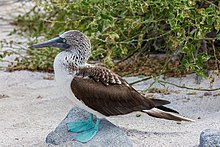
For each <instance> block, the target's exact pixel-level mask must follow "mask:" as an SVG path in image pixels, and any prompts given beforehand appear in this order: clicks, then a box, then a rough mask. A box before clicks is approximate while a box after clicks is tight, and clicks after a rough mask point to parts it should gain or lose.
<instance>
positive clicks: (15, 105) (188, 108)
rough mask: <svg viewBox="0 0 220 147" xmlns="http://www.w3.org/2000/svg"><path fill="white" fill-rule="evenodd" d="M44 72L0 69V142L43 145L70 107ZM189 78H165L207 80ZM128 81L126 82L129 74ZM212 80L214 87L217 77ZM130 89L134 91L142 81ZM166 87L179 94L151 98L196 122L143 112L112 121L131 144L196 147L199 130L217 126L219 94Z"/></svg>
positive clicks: (178, 81)
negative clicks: (131, 141) (179, 122)
mask: <svg viewBox="0 0 220 147" xmlns="http://www.w3.org/2000/svg"><path fill="white" fill-rule="evenodd" d="M50 75H51V74H49V73H39V72H29V71H16V72H12V73H8V72H4V71H0V83H1V84H0V130H1V131H0V138H1V142H0V146H10V147H13V146H34V145H35V146H44V145H45V143H44V142H45V137H46V135H47V134H48V133H49V132H50V131H52V130H54V129H55V127H56V126H57V125H58V124H59V122H60V121H61V120H62V119H63V118H64V117H65V116H66V114H67V113H68V111H69V110H70V109H71V107H72V106H73V105H72V104H71V101H70V100H69V99H67V98H65V97H64V96H62V94H60V92H59V91H57V89H56V87H55V81H54V80H46V79H44V77H48V76H50ZM194 78H195V77H194V76H193V75H189V76H187V77H186V78H182V79H175V78H171V79H169V81H171V82H175V83H176V84H180V85H182V84H184V83H185V84H187V85H189V86H196V87H203V86H204V87H205V86H208V80H202V83H201V84H200V85H197V84H194V81H195V80H194ZM128 79H129V81H130V80H131V79H133V78H128ZM148 82H151V81H148ZM144 84H148V83H147V82H145V83H144ZM215 84H216V85H220V84H219V80H217V82H216V83H215ZM155 86H156V87H160V86H159V85H155ZM135 87H136V88H138V89H140V88H143V85H142V84H141V85H136V86H135ZM168 89H169V90H171V89H172V90H177V91H179V92H180V93H179V94H176V93H171V94H169V95H164V96H163V95H162V94H154V96H155V97H157V98H163V99H167V100H170V101H171V102H172V104H170V105H169V107H171V108H175V109H176V110H178V111H179V112H180V113H181V114H184V115H185V116H188V117H190V118H193V119H195V120H196V121H195V122H193V123H181V124H177V123H176V122H172V121H167V120H161V119H155V118H152V117H149V116H147V115H145V114H142V115H141V117H136V115H135V114H129V115H125V116H123V117H119V118H112V122H113V123H115V124H116V125H119V126H121V127H123V128H124V129H125V130H126V131H127V134H128V136H129V138H131V139H132V140H133V142H134V146H153V147H161V146H166V147H174V146H175V147H176V146H181V147H186V146H196V145H198V142H199V134H200V133H201V131H202V130H204V129H206V128H213V129H220V121H219V120H220V96H213V94H214V95H215V94H217V93H218V92H212V93H211V95H209V96H204V92H197V93H196V94H195V95H187V93H190V91H189V90H182V89H177V88H174V87H169V88H168ZM191 92H192V91H191ZM198 117H201V119H197V118H198ZM45 146H46V145H45Z"/></svg>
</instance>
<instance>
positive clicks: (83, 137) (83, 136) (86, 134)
mask: <svg viewBox="0 0 220 147" xmlns="http://www.w3.org/2000/svg"><path fill="white" fill-rule="evenodd" d="M99 124H100V119H99V118H97V120H96V124H95V125H94V127H93V128H92V129H90V130H85V131H83V132H80V133H78V134H77V135H76V137H75V138H74V140H77V141H79V142H83V143H86V142H88V141H89V140H91V139H92V138H93V137H94V136H95V135H96V134H97V132H98V129H99Z"/></svg>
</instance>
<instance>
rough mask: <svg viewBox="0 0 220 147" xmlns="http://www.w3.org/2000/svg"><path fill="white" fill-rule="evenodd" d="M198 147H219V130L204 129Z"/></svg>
mask: <svg viewBox="0 0 220 147" xmlns="http://www.w3.org/2000/svg"><path fill="white" fill-rule="evenodd" d="M199 147H220V130H212V129H206V130H204V131H202V133H201V134H200V144H199Z"/></svg>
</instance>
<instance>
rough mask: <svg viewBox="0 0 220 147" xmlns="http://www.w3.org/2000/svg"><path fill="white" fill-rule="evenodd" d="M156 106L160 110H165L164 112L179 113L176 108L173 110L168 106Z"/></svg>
mask: <svg viewBox="0 0 220 147" xmlns="http://www.w3.org/2000/svg"><path fill="white" fill-rule="evenodd" d="M156 108H158V109H160V110H163V111H166V112H173V113H177V114H179V112H177V111H176V110H173V109H171V108H168V107H164V106H158V107H156Z"/></svg>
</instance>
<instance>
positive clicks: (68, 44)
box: [31, 30, 91, 51]
mask: <svg viewBox="0 0 220 147" xmlns="http://www.w3.org/2000/svg"><path fill="white" fill-rule="evenodd" d="M31 47H32V48H44V47H57V48H60V49H62V50H65V51H71V50H74V49H87V50H90V48H91V44H90V40H89V38H88V37H87V36H86V35H84V34H83V33H81V32H80V31H78V30H69V31H66V32H64V33H63V34H61V35H60V36H59V37H56V38H53V39H51V40H49V41H46V42H42V43H39V44H34V45H32V46H31Z"/></svg>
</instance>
